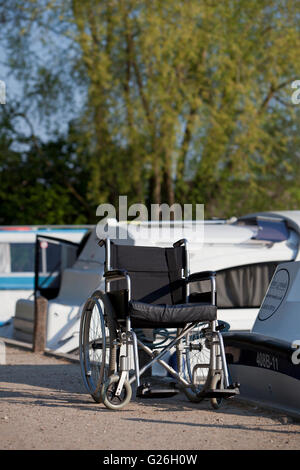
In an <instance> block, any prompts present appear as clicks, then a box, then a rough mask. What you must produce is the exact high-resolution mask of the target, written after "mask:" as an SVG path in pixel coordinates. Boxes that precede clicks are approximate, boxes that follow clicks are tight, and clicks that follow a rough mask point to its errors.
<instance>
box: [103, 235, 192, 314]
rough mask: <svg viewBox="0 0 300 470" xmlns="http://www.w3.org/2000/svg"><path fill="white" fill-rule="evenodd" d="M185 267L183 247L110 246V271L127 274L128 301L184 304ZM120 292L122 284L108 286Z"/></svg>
mask: <svg viewBox="0 0 300 470" xmlns="http://www.w3.org/2000/svg"><path fill="white" fill-rule="evenodd" d="M185 267H186V250H185V247H184V246H179V247H176V248H173V247H172V248H159V247H148V246H147V247H144V246H133V245H118V244H116V243H113V242H111V243H110V269H125V270H126V271H127V272H128V274H129V276H130V280H131V297H132V300H137V301H140V302H146V303H151V304H169V305H174V304H179V303H184V302H185V299H186V287H185V282H184V279H183V272H184V270H185ZM114 284H115V285H114ZM122 288H124V284H122V282H121V281H116V282H112V283H111V290H112V291H113V290H118V289H122Z"/></svg>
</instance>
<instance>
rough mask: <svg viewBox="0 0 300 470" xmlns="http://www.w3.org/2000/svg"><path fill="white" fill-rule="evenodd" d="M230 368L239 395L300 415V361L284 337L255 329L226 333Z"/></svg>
mask: <svg viewBox="0 0 300 470" xmlns="http://www.w3.org/2000/svg"><path fill="white" fill-rule="evenodd" d="M223 336H224V344H225V351H226V358H227V361H228V369H229V373H230V376H231V379H232V380H233V382H238V383H239V384H240V398H241V399H244V400H247V401H249V402H254V403H257V404H259V405H261V406H264V407H269V408H274V409H277V410H281V411H283V412H285V413H288V414H291V415H294V416H297V417H299V418H300V364H298V363H294V362H293V360H292V357H295V349H294V348H292V346H291V344H290V343H288V342H285V341H281V340H276V339H275V338H269V337H267V336H263V335H260V334H254V333H224V335H223Z"/></svg>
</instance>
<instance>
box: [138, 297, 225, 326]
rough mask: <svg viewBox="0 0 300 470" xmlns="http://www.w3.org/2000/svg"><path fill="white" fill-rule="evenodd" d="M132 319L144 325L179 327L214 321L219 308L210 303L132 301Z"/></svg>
mask: <svg viewBox="0 0 300 470" xmlns="http://www.w3.org/2000/svg"><path fill="white" fill-rule="evenodd" d="M129 315H130V317H131V319H133V320H136V321H138V322H143V323H144V324H146V323H149V324H156V325H161V326H170V327H171V326H179V325H182V324H186V323H193V322H205V321H213V320H216V318H217V307H216V306H214V305H211V304H209V303H201V304H198V303H194V304H177V305H166V304H147V303H144V302H138V301H134V300H132V301H130V302H129Z"/></svg>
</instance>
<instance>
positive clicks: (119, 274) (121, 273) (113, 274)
mask: <svg viewBox="0 0 300 470" xmlns="http://www.w3.org/2000/svg"><path fill="white" fill-rule="evenodd" d="M103 276H104V277H105V278H106V279H107V280H108V281H119V280H122V279H126V278H127V276H128V272H127V271H126V269H112V270H110V271H106V272H105V273H104V275H103Z"/></svg>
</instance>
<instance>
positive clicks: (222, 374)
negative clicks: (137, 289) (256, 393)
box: [80, 238, 239, 410]
mask: <svg viewBox="0 0 300 470" xmlns="http://www.w3.org/2000/svg"><path fill="white" fill-rule="evenodd" d="M98 244H99V246H103V245H105V248H106V263H105V272H104V278H105V292H101V291H98V296H99V295H100V297H102V300H104V299H105V296H107V293H109V292H110V287H111V283H112V282H114V281H120V280H125V281H126V286H127V291H128V302H130V300H131V280H130V276H129V274H128V273H127V272H126V271H125V270H120V269H111V245H110V239H109V238H107V239H105V240H100V241H99V242H98ZM182 245H183V246H184V248H185V251H186V253H187V247H188V241H187V240H186V239H182V240H179V241H178V242H176V243H174V245H173V247H174V248H175V247H178V246H182ZM182 274H183V276H182V279H183V280H185V283H186V303H189V296H190V288H189V284H190V283H191V282H195V281H203V280H210V283H211V304H212V305H216V273H215V272H213V271H207V272H203V273H195V274H192V275H190V267H189V262H188V256H186V265H185V269H184V272H183V273H182ZM92 298H93V296H92ZM97 302H98V307H97V308H98V310H99V314H100V316H101V315H102V314H101V310H102V308H101V306H100V304H99V301H98V300H97ZM105 315H108V316H112V312H110V311H106V313H105ZM100 320H101V322H102V323H103V322H104V318H101V319H100ZM108 320H109V323H110V324H111V325H112V324H114V325H115V328H116V334H115V335H114V336H115V338H114V340H113V341H114V344H115V345H118V347H119V351H120V352H119V357H118V358H116V362H117V364H116V368H117V370H115V371H114V373H113V374H112V375H110V376H108V377H107V379H106V380H104V381H103V383H100V384H97V387H98V389H99V388H101V399H97V400H96V401H101V400H102V401H103V403H104V404H105V406H106V407H107V408H109V409H112V410H116V409H121V408H123V407H124V406H125V405H126V404H127V403H128V402H129V401H130V399H131V395H132V385H133V384H134V382H136V386H137V387H140V385H141V381H140V377H141V375H142V374H144V372H145V371H146V370H147V369H148V368H150V367H151V366H152V365H154V364H155V363H156V362H157V363H159V364H160V365H161V366H162V367H163V368H164V369H165V370H166V371H167V372H168V373H169V374H170V375H171V376H172V377H174V378H175V379H176V381H177V382H178V387H179V389H181V390H183V391H184V392H185V394H186V395H187V397H188V398H189V399H190V400H191V401H193V402H200V401H202V400H203V399H204V398H209V399H210V401H211V405H212V406H213V407H214V408H218V407H219V406H220V404H221V400H222V399H223V398H229V397H232V396H234V395H236V394H238V393H239V391H238V384H231V383H230V379H229V374H228V368H227V362H226V356H225V349H224V343H223V338H222V334H221V332H220V330H221V329H222V325H218V324H217V320H213V321H205V322H203V325H207V324H208V325H209V326H208V328H204V327H203V335H204V336H203V339H204V340H205V342H206V343H207V344H208V349H209V350H210V360H209V364H196V365H195V366H194V367H193V378H192V379H191V378H190V379H191V381H190V382H189V381H188V380H187V379H186V378H185V377H184V373H183V372H184V371H183V370H182V362H181V361H180V364H179V365H178V369H179V370H178V371H176V370H175V369H174V368H173V367H172V366H171V365H170V364H169V363H167V362H166V361H164V360H163V359H162V358H163V356H164V355H165V354H166V353H167V352H168V351H170V350H171V349H172V348H173V347H174V346H175V347H176V354H177V357H180V354H183V351H184V342H183V339H184V338H187V335H188V334H189V333H190V332H192V331H193V329H195V327H196V326H197V325H199V322H195V323H194V322H193V323H187V324H186V326H185V327H183V328H177V336H176V337H175V338H174V339H173V340H171V341H170V343H169V344H168V345H167V346H166V347H164V348H163V350H162V351H161V352H158V351H156V350H154V351H153V350H152V349H151V348H149V347H148V346H147V345H145V344H144V343H143V342H142V341H141V340H140V339H138V337H137V334H136V333H135V331H134V330H133V329H132V327H131V319H130V316H127V317H126V319H125V327H124V326H123V325H120V324H119V323H118V322H117V321H116V319H115V318H111V317H110V318H108ZM81 323H82V325H81V331H82V329H83V327H84V325H83V323H84V322H81ZM81 337H82V333H81V334H80V338H81ZM199 344H200V343H199ZM102 348H103V344H102ZM105 348H106V345H104V349H105ZM138 348H140V349H141V350H143V351H144V352H145V353H146V354H147V355H149V356H150V361H149V362H148V363H146V364H145V365H144V366H143V367H142V368H140V364H139V353H138ZM199 348H200V346H199ZM199 350H200V351H201V349H199ZM80 351H81V359H80V362H81V366H82V367H81V369H82V374H83V376H84V380H85V383H86V374H87V371H86V370H85V368H84V366H83V358H84V351H83V350H82V345H80ZM105 351H106V349H105ZM105 354H106V352H105ZM132 364H134V368H132V367H131V365H132ZM100 367H102V369H103V364H101V366H100ZM204 367H206V368H207V369H208V374H207V378H206V382H205V384H204V386H203V389H201V391H199V392H198V391H197V387H196V386H195V384H194V383H193V381H194V374H196V373H197V369H199V368H204ZM131 371H133V375H131V376H130V372H131ZM100 375H101V374H100ZM102 379H103V374H102V377H100V379H99V380H100V381H102ZM191 382H192V383H191ZM88 390H89V392H90V393H91V390H90V388H88ZM124 393H125V397H124ZM91 394H92V396H93V398H94V399H96V398H95V395H93V393H91ZM114 399H117V404H116V403H114Z"/></svg>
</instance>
